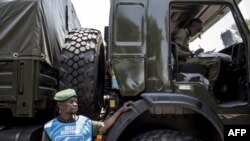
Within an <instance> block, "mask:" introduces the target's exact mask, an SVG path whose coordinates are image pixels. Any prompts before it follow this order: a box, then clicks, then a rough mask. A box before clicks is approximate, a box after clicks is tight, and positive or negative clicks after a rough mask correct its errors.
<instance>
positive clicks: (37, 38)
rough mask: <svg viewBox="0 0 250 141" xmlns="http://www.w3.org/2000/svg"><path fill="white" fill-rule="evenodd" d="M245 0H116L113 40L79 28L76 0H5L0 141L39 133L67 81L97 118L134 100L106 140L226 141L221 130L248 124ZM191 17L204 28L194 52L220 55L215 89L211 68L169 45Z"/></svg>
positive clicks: (87, 111) (31, 137) (249, 37)
mask: <svg viewBox="0 0 250 141" xmlns="http://www.w3.org/2000/svg"><path fill="white" fill-rule="evenodd" d="M240 2H241V1H240V0H220V1H218V0H216V1H215V0H202V1H201V0H112V1H111V8H110V20H109V26H108V27H106V28H105V29H106V30H105V36H104V39H105V42H106V46H105V44H104V43H103V41H102V37H101V34H100V32H99V31H97V30H95V29H90V28H81V27H80V25H79V22H78V20H77V18H76V15H75V12H74V10H73V7H71V3H70V1H67V0H64V1H59V0H56V1H55V0H53V2H52V1H49V0H34V1H8V0H5V1H3V2H1V3H0V6H1V8H0V9H1V10H2V9H3V10H2V11H1V12H0V13H1V14H5V15H4V16H1V20H0V21H1V24H0V25H1V26H0V31H1V32H0V35H1V36H0V39H1V40H0V44H1V48H0V49H1V55H0V57H1V58H0V61H1V66H2V67H1V69H0V74H1V76H2V77H1V79H0V84H1V87H0V103H1V110H2V111H3V112H4V115H6V116H3V117H6V118H5V119H3V120H1V121H6V120H7V121H8V122H5V123H8V124H7V125H6V124H3V123H2V124H3V126H2V128H1V131H0V138H1V139H5V140H16V139H19V140H37V139H39V137H40V135H41V131H42V128H41V126H40V125H41V124H43V123H44V122H45V121H46V120H48V119H49V118H51V117H52V116H53V115H54V114H53V113H55V112H56V111H55V104H54V103H53V101H52V98H53V96H54V94H55V92H56V91H57V90H59V89H64V88H69V87H70V88H74V89H75V90H76V91H77V94H78V99H79V109H80V114H85V115H88V116H90V117H91V118H94V119H104V118H106V117H107V116H109V115H110V114H112V112H113V111H114V110H116V109H117V108H118V107H119V106H120V105H121V104H122V103H123V102H125V101H128V100H133V101H134V102H133V104H132V105H131V107H132V109H131V110H130V111H128V112H126V113H123V114H122V115H121V116H120V117H119V118H118V120H117V121H116V123H115V124H114V125H113V126H112V128H111V129H110V130H108V131H107V132H106V134H104V140H107V141H113V140H114V141H115V140H118V141H127V140H146V139H150V140H171V141H175V140H176V141H177V140H204V141H211V140H212V141H221V140H224V135H223V133H224V126H227V125H248V124H249V121H250V120H249V119H250V117H249V116H250V115H249V106H248V105H249V91H248V89H249V88H248V87H249V83H248V82H249V75H248V74H249V68H248V66H249V65H248V64H249V63H248V60H249V57H248V52H249V51H248V48H249V41H250V34H249V29H248V27H247V25H246V22H245V19H244V18H243V16H242V14H241V12H240V10H239V7H238V4H239V3H240ZM12 5H15V6H13V7H12ZM4 9H5V10H4ZM18 9H19V11H18V12H15V11H16V10H18ZM51 9H53V11H52V10H51ZM54 9H58V10H54ZM7 10H10V11H7ZM31 11H33V12H31ZM19 13H20V15H19ZM46 13H47V14H46ZM18 15H19V16H18ZM15 16H16V17H15ZM5 17H6V18H5ZM57 18H58V19H57ZM193 18H199V19H201V20H202V21H203V31H202V33H201V34H200V35H197V36H195V37H193V38H192V39H190V41H191V42H190V48H191V49H196V48H195V47H198V48H199V46H201V47H203V48H205V46H207V45H208V46H209V48H207V49H206V48H205V50H207V52H213V53H212V54H213V55H217V56H212V57H219V58H221V67H220V75H219V78H218V80H217V81H216V84H215V86H214V88H213V90H212V91H210V90H209V81H208V80H207V78H206V77H207V73H208V69H209V68H204V67H203V66H200V65H188V64H185V65H183V64H182V65H180V63H179V62H178V58H177V57H175V56H176V51H175V49H174V48H173V47H172V41H171V37H172V33H173V31H174V30H175V29H177V28H179V27H185V26H186V25H187V23H188V22H189V21H190V20H191V19H193ZM6 21H8V22H6ZM24 21H25V22H24ZM228 30H231V34H230V36H228V35H229V34H227V33H228ZM2 31H4V32H2ZM199 36H201V39H199ZM211 43H214V44H211ZM207 54H211V53H207ZM221 54H223V55H224V56H221ZM205 55H206V54H205ZM225 56H226V57H225ZM197 57H204V56H197ZM205 57H211V56H205ZM217 101H220V102H217ZM3 112H2V113H3ZM7 113H10V114H9V115H8V114H7ZM100 116H101V117H100ZM3 117H1V118H3ZM10 117H14V118H10ZM10 119H11V120H10ZM27 119H28V120H27ZM28 121H29V122H28ZM20 122H22V123H23V124H20ZM9 124H11V126H10V125H9ZM24 125H33V126H32V127H30V126H25V127H24ZM34 125H38V126H34Z"/></svg>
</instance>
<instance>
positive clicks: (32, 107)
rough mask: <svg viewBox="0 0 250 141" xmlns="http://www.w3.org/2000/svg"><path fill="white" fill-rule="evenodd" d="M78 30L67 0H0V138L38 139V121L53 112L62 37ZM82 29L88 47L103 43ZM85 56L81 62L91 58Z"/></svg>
mask: <svg viewBox="0 0 250 141" xmlns="http://www.w3.org/2000/svg"><path fill="white" fill-rule="evenodd" d="M80 28H81V25H80V22H79V20H78V18H77V15H76V13H75V10H74V7H73V5H72V3H71V1H70V0H53V1H52V0H29V1H27V0H1V1H0V44H1V45H0V110H1V117H0V140H1V141H12V140H20V141H21V140H22V141H34V140H35V141H38V140H41V134H42V125H43V124H44V123H45V122H46V121H48V120H49V119H51V118H52V117H54V116H55V114H56V109H55V103H54V102H53V97H54V94H55V93H56V92H57V91H58V90H59V89H60V88H62V87H63V85H64V83H63V82H64V81H63V80H64V79H63V76H62V77H61V78H62V79H60V74H62V72H63V70H62V69H60V66H61V65H60V57H61V52H62V48H63V47H64V44H65V37H66V36H67V35H68V34H69V33H71V32H70V31H72V30H73V29H80ZM82 30H83V31H84V35H83V37H82V38H83V41H85V40H91V41H97V42H98V43H97V42H93V43H92V44H91V45H90V47H91V49H92V50H93V48H95V47H96V45H100V46H101V45H103V43H102V42H101V43H99V40H100V39H99V38H100V35H101V33H100V32H99V31H97V30H95V29H86V28H85V29H82ZM83 31H81V32H83ZM85 31H86V32H85ZM85 37H87V38H86V39H85ZM72 44H73V43H72ZM93 45H94V46H93ZM77 46H78V44H77ZM70 50H71V49H70ZM81 50H82V48H81ZM86 50H90V48H88V47H86ZM75 53H76V54H77V51H75ZM87 55H88V57H85V58H86V59H85V60H84V61H85V62H86V61H87V62H91V58H90V57H91V56H90V55H91V54H87ZM69 56H70V55H69ZM62 58H63V57H62ZM74 59H75V58H74ZM74 67H75V65H74ZM60 70H62V71H60ZM68 71H69V70H68ZM79 80H81V79H80V78H79ZM73 83H74V80H73Z"/></svg>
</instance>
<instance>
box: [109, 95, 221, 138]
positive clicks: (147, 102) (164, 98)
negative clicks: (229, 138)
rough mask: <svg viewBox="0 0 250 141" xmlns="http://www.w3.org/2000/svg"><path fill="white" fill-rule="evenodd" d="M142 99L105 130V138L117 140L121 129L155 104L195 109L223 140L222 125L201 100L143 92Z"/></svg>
mask: <svg viewBox="0 0 250 141" xmlns="http://www.w3.org/2000/svg"><path fill="white" fill-rule="evenodd" d="M141 97H142V99H140V100H137V101H135V102H134V103H133V104H132V105H131V107H132V109H131V110H130V111H127V112H125V113H123V114H122V115H121V116H120V117H119V118H118V119H117V121H116V123H115V124H114V125H113V126H112V128H111V129H110V130H109V131H108V132H107V135H106V138H105V140H117V139H118V138H119V136H120V135H121V134H122V132H123V130H125V128H126V127H127V126H128V125H129V124H130V123H131V122H132V121H133V120H134V119H136V118H137V117H138V116H139V115H141V114H142V113H144V112H145V111H147V110H148V109H149V108H150V107H152V106H156V105H167V106H177V107H183V108H187V109H191V110H193V111H196V112H197V113H199V114H201V115H203V116H204V117H205V118H207V119H208V120H209V121H210V122H211V124H212V125H213V126H214V127H215V129H216V130H217V132H218V133H219V135H220V137H221V140H224V135H223V132H224V127H223V124H222V121H221V120H220V119H219V117H218V116H217V114H216V113H215V112H214V111H213V110H212V109H211V108H210V107H209V106H208V105H207V104H205V103H203V102H202V101H200V100H198V99H196V98H194V97H191V96H187V95H183V94H180V93H143V94H141Z"/></svg>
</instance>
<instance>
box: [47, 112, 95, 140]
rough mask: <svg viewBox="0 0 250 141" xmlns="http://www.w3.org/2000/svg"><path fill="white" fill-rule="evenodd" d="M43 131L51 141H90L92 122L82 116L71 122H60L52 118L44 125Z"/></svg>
mask: <svg viewBox="0 0 250 141" xmlns="http://www.w3.org/2000/svg"><path fill="white" fill-rule="evenodd" d="M44 129H45V131H46V133H47V135H48V136H49V138H50V139H51V140H52V141H91V140H92V122H91V120H90V119H89V118H87V117H84V116H79V118H78V120H76V121H73V122H62V121H59V120H58V119H57V118H54V119H52V120H51V121H49V122H47V123H46V124H45V125H44Z"/></svg>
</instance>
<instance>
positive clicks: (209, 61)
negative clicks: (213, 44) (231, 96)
mask: <svg viewBox="0 0 250 141" xmlns="http://www.w3.org/2000/svg"><path fill="white" fill-rule="evenodd" d="M201 30H202V21H201V20H200V19H197V18H195V19H192V20H191V21H190V22H189V24H188V25H187V27H186V28H179V29H177V30H176V31H174V33H173V36H172V40H173V42H174V44H175V47H177V48H176V52H177V57H178V59H179V60H180V61H183V62H185V63H187V64H199V65H202V66H205V67H206V68H207V69H208V80H209V82H210V91H211V93H212V89H213V85H214V83H215V81H216V80H217V78H218V76H219V72H220V63H221V60H220V58H219V57H193V55H194V54H193V53H192V52H191V51H190V50H189V45H188V42H189V37H193V36H195V35H197V34H198V33H200V32H201ZM200 52H203V49H198V50H197V51H196V53H195V54H198V53H200ZM212 94H213V93H212Z"/></svg>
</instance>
